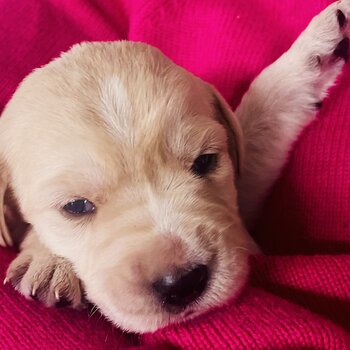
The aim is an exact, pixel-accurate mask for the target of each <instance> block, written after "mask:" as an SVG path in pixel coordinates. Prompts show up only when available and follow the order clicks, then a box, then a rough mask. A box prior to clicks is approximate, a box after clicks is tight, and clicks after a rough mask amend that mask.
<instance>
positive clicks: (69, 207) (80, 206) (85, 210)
mask: <svg viewBox="0 0 350 350" xmlns="http://www.w3.org/2000/svg"><path fill="white" fill-rule="evenodd" d="M63 210H64V211H66V212H67V213H69V214H73V215H85V214H90V213H92V212H93V211H94V210H95V205H94V204H93V203H92V202H90V201H89V200H87V199H75V200H73V201H71V202H69V203H67V204H66V205H65V206H64V207H63Z"/></svg>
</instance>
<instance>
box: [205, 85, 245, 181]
mask: <svg viewBox="0 0 350 350" xmlns="http://www.w3.org/2000/svg"><path fill="white" fill-rule="evenodd" d="M211 88H212V90H213V94H214V100H213V104H214V107H215V112H216V117H217V120H218V121H219V122H220V124H222V125H223V126H224V128H225V129H226V132H227V140H228V147H229V154H230V157H231V160H232V164H233V167H234V169H235V172H236V179H237V178H238V177H239V176H240V175H241V173H242V165H243V157H244V147H243V133H242V129H241V126H240V124H239V122H238V119H237V117H236V116H235V114H234V113H233V111H232V109H231V107H230V106H229V105H228V103H227V102H226V101H225V99H224V98H223V97H222V96H221V94H220V93H219V92H218V91H217V90H216V89H215V88H214V87H213V86H211Z"/></svg>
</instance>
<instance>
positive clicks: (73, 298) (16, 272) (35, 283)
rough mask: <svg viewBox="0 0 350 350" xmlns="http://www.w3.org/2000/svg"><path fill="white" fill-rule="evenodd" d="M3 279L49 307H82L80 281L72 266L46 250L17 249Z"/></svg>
mask: <svg viewBox="0 0 350 350" xmlns="http://www.w3.org/2000/svg"><path fill="white" fill-rule="evenodd" d="M6 282H10V283H11V284H12V285H13V287H14V288H15V289H16V290H17V291H19V292H20V293H21V294H23V295H24V296H25V297H26V298H32V299H35V300H38V301H40V302H42V303H44V304H45V305H46V306H49V307H50V306H56V307H63V306H71V307H73V308H82V307H84V301H83V293H82V286H81V282H80V281H79V279H78V277H77V276H76V274H75V272H74V270H73V268H72V265H71V264H70V263H69V262H68V261H67V260H65V259H63V258H60V257H57V256H55V255H53V254H50V253H47V252H46V251H45V252H40V251H38V252H35V253H32V252H31V251H30V250H29V251H26V250H24V251H22V252H20V253H19V255H18V256H17V258H16V259H15V260H14V261H13V262H12V263H11V264H10V266H9V268H8V270H7V274H6V278H5V281H4V283H6Z"/></svg>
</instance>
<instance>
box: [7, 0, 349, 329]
mask: <svg viewBox="0 0 350 350" xmlns="http://www.w3.org/2000/svg"><path fill="white" fill-rule="evenodd" d="M338 10H341V13H342V14H343V15H344V16H345V17H349V13H350V1H349V0H343V1H342V2H338V3H335V4H332V5H330V6H329V7H328V8H327V9H326V10H325V11H324V12H322V13H321V14H320V15H319V16H317V17H316V18H315V19H314V20H313V21H312V22H311V24H310V25H309V27H308V28H307V29H306V31H305V32H304V33H303V34H302V35H301V36H300V37H299V39H298V40H297V41H296V42H295V43H294V45H293V46H292V47H291V49H290V50H289V51H288V52H287V53H285V54H284V55H283V56H282V57H281V58H280V59H279V60H278V61H276V62H275V63H274V64H273V65H271V66H270V67H268V68H267V69H266V70H265V71H263V72H262V73H261V75H260V76H259V77H258V78H257V79H256V80H255V81H254V82H253V84H252V86H251V88H250V90H249V91H248V93H247V94H246V95H245V97H244V98H243V101H242V103H241V105H240V106H239V108H238V109H237V111H236V114H233V113H232V111H231V110H230V108H229V106H228V105H227V103H226V102H225V101H224V100H223V98H222V97H221V96H220V94H219V93H218V92H217V91H216V90H215V88H213V87H212V86H210V85H208V84H207V83H205V82H203V81H201V80H200V79H198V78H196V77H194V76H193V75H192V74H190V73H189V72H187V71H185V70H184V69H182V68H180V67H178V66H176V65H175V64H174V63H172V62H171V61H170V60H169V59H168V58H166V57H165V56H164V55H163V54H162V53H161V52H160V51H158V50H157V49H155V48H152V47H150V46H148V45H145V44H141V43H131V42H115V43H85V44H81V45H76V46H74V47H73V48H72V49H71V50H70V51H69V52H67V53H65V54H63V55H62V56H61V57H60V58H58V59H56V60H54V61H53V62H51V63H49V64H48V65H46V66H45V67H43V68H40V69H37V70H36V71H34V72H33V73H31V74H30V75H29V76H28V77H27V78H26V79H25V80H24V81H23V83H22V84H21V85H20V87H19V88H18V90H17V91H16V93H15V95H14V96H13V98H12V99H11V101H10V102H9V104H8V105H7V107H6V109H5V111H4V113H3V116H2V118H1V121H0V153H1V170H2V171H1V179H0V190H1V193H0V195H1V198H9V196H6V195H5V194H6V193H9V191H11V193H13V198H12V201H13V200H15V201H16V202H17V203H18V206H19V208H20V211H21V213H22V215H23V217H24V219H25V220H26V221H27V222H28V223H30V225H31V227H30V230H29V232H28V234H27V236H26V238H25V239H24V241H23V243H22V245H21V252H20V254H19V256H18V257H17V258H16V260H15V261H14V262H13V263H12V264H11V266H10V267H9V270H8V275H7V279H6V281H7V280H11V281H12V283H13V284H14V285H15V286H16V288H17V289H18V290H19V291H20V292H21V293H22V294H23V295H25V296H26V297H30V296H34V297H36V298H38V299H40V300H41V301H43V302H44V303H46V305H48V306H51V305H54V304H55V303H56V302H57V301H59V300H61V299H67V300H69V301H70V302H71V303H72V305H73V306H75V307H78V306H80V303H81V299H82V289H83V290H84V291H85V293H86V297H87V299H89V300H90V301H91V302H93V303H95V304H96V305H97V307H98V308H99V309H100V310H101V312H102V313H103V314H105V315H106V316H107V317H108V318H109V319H111V320H112V321H113V322H114V323H115V324H117V325H118V326H120V327H122V328H124V329H127V330H132V331H137V332H145V331H152V330H155V329H157V328H159V327H162V326H165V325H167V324H168V323H171V322H178V321H181V320H183V319H187V318H190V317H194V316H196V315H198V314H200V313H203V312H204V311H206V310H208V309H209V308H211V307H214V306H216V305H221V304H223V303H224V302H226V301H227V300H228V299H229V298H231V297H235V296H236V295H237V293H239V291H240V290H241V289H242V288H243V286H244V284H245V281H246V278H247V274H248V256H249V254H251V253H254V252H256V251H257V248H256V246H255V244H254V242H253V241H252V239H251V237H250V236H249V235H248V233H247V231H246V229H245V227H246V225H247V226H250V225H252V224H253V222H254V218H255V216H256V213H257V211H258V209H259V207H260V205H261V203H262V200H263V198H264V196H265V195H266V193H267V191H268V190H269V189H270V187H271V186H272V184H273V182H274V181H275V180H276V178H277V177H278V175H279V173H280V170H281V168H282V166H283V164H284V163H285V161H286V158H287V156H288V152H289V150H290V148H291V145H292V143H293V142H294V141H295V140H296V138H297V136H298V134H299V133H300V131H301V130H302V128H304V127H305V126H306V125H308V124H309V123H310V121H312V120H313V119H314V117H315V115H316V112H317V108H316V106H317V105H318V103H319V102H320V101H322V99H323V98H324V96H325V93H326V90H327V88H328V87H329V86H330V85H332V84H333V83H334V81H335V79H336V77H337V75H338V74H339V72H340V71H341V68H342V66H343V64H344V59H346V58H347V55H346V53H347V49H348V48H347V47H346V42H347V41H346V40H345V41H344V37H345V35H346V33H347V31H348V29H347V28H348V27H347V25H346V24H345V25H342V26H341V25H340V24H341V23H340V21H339V13H338V12H337V11H338ZM339 43H341V44H340V45H339ZM203 153H218V154H219V164H218V168H217V169H216V170H215V171H214V172H213V173H212V174H210V175H208V176H207V177H206V178H199V177H196V176H194V175H193V174H192V173H191V171H190V168H191V165H192V163H193V161H194V159H195V158H196V157H197V156H198V155H200V154H203ZM237 197H238V198H237ZM75 198H88V199H89V200H91V201H92V202H94V203H95V205H96V207H97V210H96V212H95V213H94V214H93V215H90V216H84V217H81V218H72V217H69V216H68V215H67V214H65V213H64V212H63V211H62V207H63V206H64V205H65V204H66V203H67V202H69V201H70V200H72V199H75ZM237 203H238V205H237ZM5 208H6V203H5V205H3V203H1V205H0V211H2V215H0V225H1V226H0V227H1V237H2V244H3V245H5V244H7V245H10V244H12V242H13V237H12V236H11V234H10V233H9V231H8V230H7V227H6V223H5V220H4V211H5ZM238 208H239V209H238ZM0 214H1V213H0ZM241 218H243V222H245V224H246V225H244V224H243V222H242V220H241ZM195 264H205V265H208V266H209V269H210V281H209V285H208V287H207V289H206V290H205V293H204V294H203V295H202V296H201V297H200V299H199V300H197V301H196V302H195V303H193V304H191V305H190V306H189V307H187V308H186V310H185V311H184V312H182V313H180V314H171V313H168V312H166V311H165V310H164V309H163V307H162V305H161V303H159V301H158V299H157V298H156V297H155V296H154V295H153V293H152V291H151V288H150V285H151V283H152V282H153V281H154V280H155V279H157V278H159V277H160V276H163V275H165V274H166V273H167V272H168V271H169V270H171V269H173V268H174V267H186V266H193V265H195ZM77 276H78V277H79V278H78V277H77ZM82 285H83V288H82Z"/></svg>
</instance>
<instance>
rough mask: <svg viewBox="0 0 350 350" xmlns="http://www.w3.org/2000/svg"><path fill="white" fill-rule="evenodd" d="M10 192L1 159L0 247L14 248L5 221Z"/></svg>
mask: <svg viewBox="0 0 350 350" xmlns="http://www.w3.org/2000/svg"><path fill="white" fill-rule="evenodd" d="M7 192H8V176H7V172H6V168H5V165H4V164H3V162H2V161H1V159H0V246H3V247H5V246H12V245H13V242H12V238H11V235H10V232H9V229H8V227H7V224H6V220H5V210H6V208H5V197H6V195H7Z"/></svg>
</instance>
